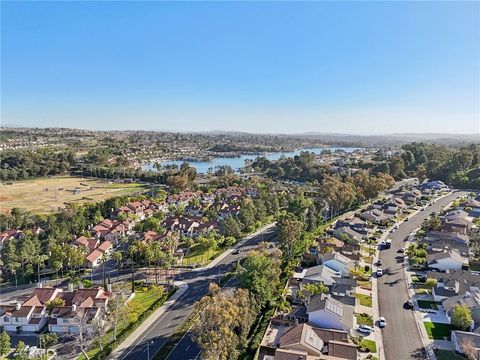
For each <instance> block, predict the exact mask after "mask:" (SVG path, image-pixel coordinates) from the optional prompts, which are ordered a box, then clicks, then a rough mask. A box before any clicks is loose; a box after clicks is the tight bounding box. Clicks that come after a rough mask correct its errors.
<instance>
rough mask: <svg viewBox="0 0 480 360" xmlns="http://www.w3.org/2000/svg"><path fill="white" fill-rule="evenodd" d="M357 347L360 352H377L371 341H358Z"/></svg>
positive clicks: (374, 344)
mask: <svg viewBox="0 0 480 360" xmlns="http://www.w3.org/2000/svg"><path fill="white" fill-rule="evenodd" d="M358 346H359V350H360V351H362V350H364V349H366V350H368V352H371V353H376V352H377V344H376V343H375V341H373V340H367V339H363V340H362V341H360V343H359V344H358Z"/></svg>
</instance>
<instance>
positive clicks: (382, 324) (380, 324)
mask: <svg viewBox="0 0 480 360" xmlns="http://www.w3.org/2000/svg"><path fill="white" fill-rule="evenodd" d="M386 326H387V320H386V319H385V318H384V317H383V316H380V317H379V318H378V327H381V328H384V327H386Z"/></svg>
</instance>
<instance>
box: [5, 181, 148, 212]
mask: <svg viewBox="0 0 480 360" xmlns="http://www.w3.org/2000/svg"><path fill="white" fill-rule="evenodd" d="M146 189H147V187H146V186H145V185H143V184H138V183H126V184H123V183H112V182H108V181H104V180H98V179H91V178H83V179H82V178H80V177H73V176H56V177H50V178H41V179H33V180H25V181H15V182H3V183H1V184H0V211H2V212H7V211H9V210H10V209H12V208H14V207H17V208H23V209H27V210H30V211H32V212H33V213H36V214H42V213H47V212H52V211H57V210H59V209H62V208H65V207H66V206H67V205H68V204H82V203H86V202H95V201H99V200H104V199H107V198H109V197H112V196H119V195H131V194H136V193H141V192H143V191H145V190H146Z"/></svg>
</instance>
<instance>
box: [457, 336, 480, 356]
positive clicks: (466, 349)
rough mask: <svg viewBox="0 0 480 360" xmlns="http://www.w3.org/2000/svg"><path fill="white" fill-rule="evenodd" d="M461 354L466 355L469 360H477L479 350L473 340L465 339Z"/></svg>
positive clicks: (462, 343) (461, 345)
mask: <svg viewBox="0 0 480 360" xmlns="http://www.w3.org/2000/svg"><path fill="white" fill-rule="evenodd" d="M460 350H461V351H460V352H461V353H462V354H464V355H465V356H466V357H467V359H468V360H477V359H478V358H477V353H478V350H477V348H476V346H475V343H474V342H473V340H472V339H471V338H467V337H466V338H464V340H463V341H462V342H461V344H460Z"/></svg>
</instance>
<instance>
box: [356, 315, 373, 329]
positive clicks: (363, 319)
mask: <svg viewBox="0 0 480 360" xmlns="http://www.w3.org/2000/svg"><path fill="white" fill-rule="evenodd" d="M355 317H356V318H357V324H358V325H368V326H373V317H372V316H371V315H368V314H365V313H362V314H355Z"/></svg>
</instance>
